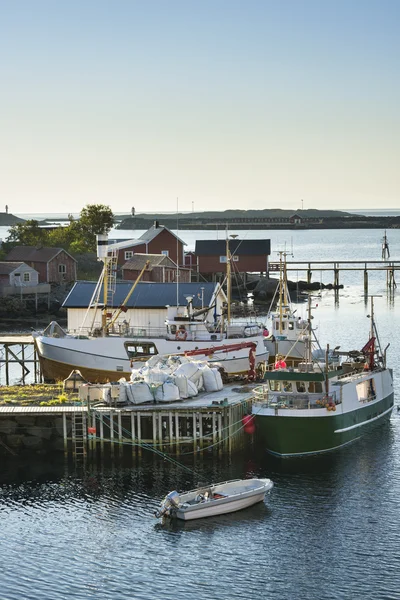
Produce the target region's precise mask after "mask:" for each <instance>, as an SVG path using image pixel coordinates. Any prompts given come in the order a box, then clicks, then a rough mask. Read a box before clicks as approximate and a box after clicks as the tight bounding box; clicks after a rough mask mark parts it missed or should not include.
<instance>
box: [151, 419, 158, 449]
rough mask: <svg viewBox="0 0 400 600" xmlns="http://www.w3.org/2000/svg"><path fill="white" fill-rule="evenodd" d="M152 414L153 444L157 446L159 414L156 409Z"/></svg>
mask: <svg viewBox="0 0 400 600" xmlns="http://www.w3.org/2000/svg"><path fill="white" fill-rule="evenodd" d="M151 414H152V421H153V444H154V446H155V445H156V444H157V414H156V413H155V412H154V411H153V412H152V413H151Z"/></svg>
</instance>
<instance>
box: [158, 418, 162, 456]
mask: <svg viewBox="0 0 400 600" xmlns="http://www.w3.org/2000/svg"><path fill="white" fill-rule="evenodd" d="M162 424H163V421H162V413H161V412H160V413H159V415H158V443H159V445H160V450H162V447H163V435H162Z"/></svg>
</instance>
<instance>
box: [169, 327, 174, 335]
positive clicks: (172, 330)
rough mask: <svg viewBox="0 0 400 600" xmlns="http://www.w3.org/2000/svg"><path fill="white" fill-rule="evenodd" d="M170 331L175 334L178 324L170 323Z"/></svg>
mask: <svg viewBox="0 0 400 600" xmlns="http://www.w3.org/2000/svg"><path fill="white" fill-rule="evenodd" d="M168 332H169V333H171V334H172V335H175V334H176V325H169V326H168Z"/></svg>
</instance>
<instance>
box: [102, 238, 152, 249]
mask: <svg viewBox="0 0 400 600" xmlns="http://www.w3.org/2000/svg"><path fill="white" fill-rule="evenodd" d="M143 244H145V242H144V241H143V240H122V241H121V242H115V243H109V244H108V249H109V250H123V249H124V248H130V247H131V246H139V245H140V246H142V245H143Z"/></svg>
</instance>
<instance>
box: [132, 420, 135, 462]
mask: <svg viewBox="0 0 400 600" xmlns="http://www.w3.org/2000/svg"><path fill="white" fill-rule="evenodd" d="M131 439H132V454H134V453H135V413H134V412H133V411H132V412H131Z"/></svg>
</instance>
